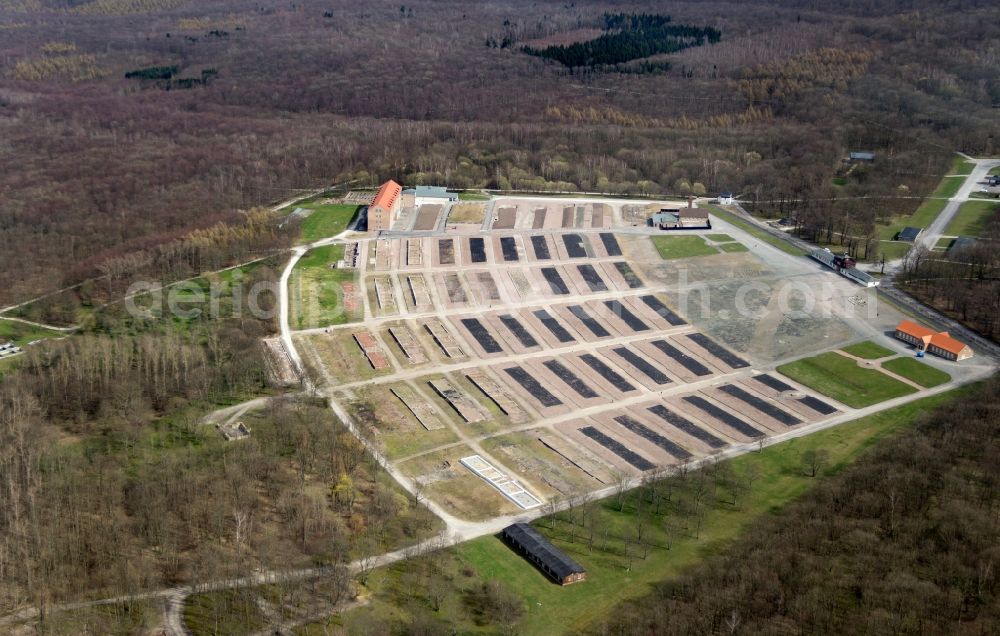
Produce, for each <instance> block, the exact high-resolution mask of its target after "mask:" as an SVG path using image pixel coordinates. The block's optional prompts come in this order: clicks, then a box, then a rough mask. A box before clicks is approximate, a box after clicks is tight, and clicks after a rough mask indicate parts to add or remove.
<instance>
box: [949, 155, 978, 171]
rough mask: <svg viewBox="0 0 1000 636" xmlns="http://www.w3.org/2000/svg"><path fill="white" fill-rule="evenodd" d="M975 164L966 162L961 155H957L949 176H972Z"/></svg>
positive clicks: (952, 162)
mask: <svg viewBox="0 0 1000 636" xmlns="http://www.w3.org/2000/svg"><path fill="white" fill-rule="evenodd" d="M972 166H973V164H971V163H969V162H968V161H966V160H965V158H964V157H962V156H961V155H955V158H954V159H952V161H951V171H950V172H949V173H948V174H970V173H971V172H972Z"/></svg>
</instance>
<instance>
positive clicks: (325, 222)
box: [296, 203, 361, 241]
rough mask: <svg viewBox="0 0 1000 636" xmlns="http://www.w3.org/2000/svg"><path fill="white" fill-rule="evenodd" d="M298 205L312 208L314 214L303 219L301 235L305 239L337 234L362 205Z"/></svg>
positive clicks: (309, 239)
mask: <svg viewBox="0 0 1000 636" xmlns="http://www.w3.org/2000/svg"><path fill="white" fill-rule="evenodd" d="M296 207H300V208H305V209H307V210H312V211H313V212H312V214H310V215H309V216H307V217H306V218H305V219H303V220H302V227H301V229H300V230H299V237H300V238H301V239H302V240H303V241H316V240H319V239H322V238H326V237H328V236H335V235H337V234H340V233H341V232H343V231H344V230H346V229H347V225H348V224H349V223H350V222H351V219H353V218H354V215H355V214H357V212H358V209H359V208H360V207H361V206H357V205H345V204H342V203H335V204H326V205H323V204H313V203H302V204H300V205H298V206H296Z"/></svg>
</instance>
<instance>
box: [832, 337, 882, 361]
mask: <svg viewBox="0 0 1000 636" xmlns="http://www.w3.org/2000/svg"><path fill="white" fill-rule="evenodd" d="M841 351H844V352H846V353H849V354H851V355H852V356H858V357H859V358H865V359H866V360H877V359H878V358H885V357H887V356H894V355H896V352H895V351H893V350H892V349H886V348H885V347H883V346H882V345H877V344H875V343H874V342H871V341H867V342H859V343H857V344H852V345H849V346H846V347H844V348H842V349H841Z"/></svg>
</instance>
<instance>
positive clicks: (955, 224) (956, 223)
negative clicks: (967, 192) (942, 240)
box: [944, 201, 1000, 236]
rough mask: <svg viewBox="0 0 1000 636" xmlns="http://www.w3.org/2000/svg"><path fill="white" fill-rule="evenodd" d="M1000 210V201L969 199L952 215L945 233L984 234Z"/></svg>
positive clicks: (962, 234) (961, 234)
mask: <svg viewBox="0 0 1000 636" xmlns="http://www.w3.org/2000/svg"><path fill="white" fill-rule="evenodd" d="M998 211H1000V202H997V201H967V202H965V203H963V204H962V207H960V208H959V209H958V213H957V214H955V216H954V217H952V219H951V222H950V223H948V227H946V228H945V229H944V233H945V234H947V235H948V236H982V234H983V232H984V231H985V230H986V227H987V225H988V224H989V222H990V219H992V218H993V216H994V215H995V214H996V213H997V212H998Z"/></svg>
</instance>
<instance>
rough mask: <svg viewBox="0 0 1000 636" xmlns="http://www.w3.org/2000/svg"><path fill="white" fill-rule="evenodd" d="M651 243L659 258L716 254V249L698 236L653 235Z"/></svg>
mask: <svg viewBox="0 0 1000 636" xmlns="http://www.w3.org/2000/svg"><path fill="white" fill-rule="evenodd" d="M652 238H653V245H654V246H655V247H656V251H657V252H659V253H660V258H663V259H671V258H690V257H692V256H708V255H711V254H718V253H719V252H718V250H716V249H715V248H714V247H711V246H709V245H708V244H707V243H705V239H703V238H701V237H700V236H654V237H652Z"/></svg>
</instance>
